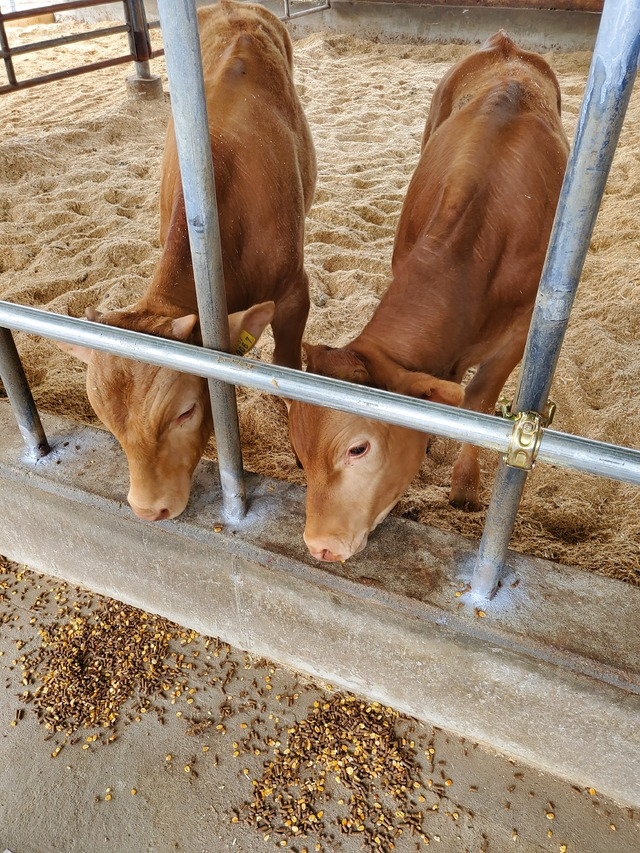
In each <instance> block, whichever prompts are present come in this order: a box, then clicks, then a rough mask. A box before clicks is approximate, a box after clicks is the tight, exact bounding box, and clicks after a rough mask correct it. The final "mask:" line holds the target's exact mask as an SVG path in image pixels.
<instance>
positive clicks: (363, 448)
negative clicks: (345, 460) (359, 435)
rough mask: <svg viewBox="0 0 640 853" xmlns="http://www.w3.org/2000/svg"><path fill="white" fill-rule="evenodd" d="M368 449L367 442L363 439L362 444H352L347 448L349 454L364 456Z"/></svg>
mask: <svg viewBox="0 0 640 853" xmlns="http://www.w3.org/2000/svg"><path fill="white" fill-rule="evenodd" d="M368 449H369V442H368V441H365V442H363V443H362V444H354V446H353V447H350V448H349V456H351V457H356V456H364V455H365V453H366V452H367V450H368Z"/></svg>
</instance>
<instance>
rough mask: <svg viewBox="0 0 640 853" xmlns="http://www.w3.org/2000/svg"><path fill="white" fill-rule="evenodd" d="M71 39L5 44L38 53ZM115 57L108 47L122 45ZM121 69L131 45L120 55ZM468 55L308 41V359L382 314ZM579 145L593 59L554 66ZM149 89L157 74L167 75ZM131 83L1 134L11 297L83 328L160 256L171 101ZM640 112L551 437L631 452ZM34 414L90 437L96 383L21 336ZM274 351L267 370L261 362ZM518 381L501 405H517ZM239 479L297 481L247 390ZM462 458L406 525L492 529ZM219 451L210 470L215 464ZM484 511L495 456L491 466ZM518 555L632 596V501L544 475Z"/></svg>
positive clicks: (6, 291)
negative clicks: (460, 472)
mask: <svg viewBox="0 0 640 853" xmlns="http://www.w3.org/2000/svg"><path fill="white" fill-rule="evenodd" d="M81 26H82V25H78V24H73V25H70V24H64V25H62V24H56V25H51V26H46V27H44V26H40V27H36V28H31V29H29V30H16V29H12V30H11V34H10V37H11V43H12V44H16V43H18V42H19V41H36V40H39V39H41V38H45V37H52V36H54V35H57V34H58V32H59V31H61V30H63V29H64V31H65V32H68V31H69V30H70V29H78V28H80V27H81ZM110 44H111V45H113V40H110ZM122 48H123V52H124V45H122ZM113 49H114V48H113V46H111V47H109V41H107V40H104V41H103V42H102V43H100V42H92V43H82V44H78V45H73V46H69V47H66V48H64V47H63V48H57V49H56V55H55V61H54V59H52V57H51V55H50V53H49V52H42V53H39V54H34V55H32V56H27V57H24V58H22V59H21V60H20V62H19V63H18V66H19V68H18V75H19V77H22V76H26V75H27V74H35V73H44V72H46V71H50V70H53V68H54V67H55V68H60V67H63V65H72V64H76V63H79V62H85V61H95V60H97V59H100V58H103V57H104V56H105V55H107V53H108V52H111V53H112V52H113ZM467 51H468V48H466V47H461V46H458V45H451V46H447V45H432V46H430V45H408V46H407V45H402V46H400V45H385V44H373V43H370V42H365V41H359V40H357V39H354V38H352V37H336V36H324V35H314V36H311V37H308V38H306V39H304V40H303V41H300V42H298V43H297V44H296V46H295V62H296V79H297V82H298V88H299V92H300V95H301V97H302V100H303V103H304V105H305V107H306V110H307V115H308V118H309V121H310V124H311V128H312V131H313V134H314V138H315V142H316V146H317V153H318V163H319V180H318V188H317V193H316V200H315V204H314V206H313V208H312V210H311V213H310V216H309V220H308V226H307V243H306V263H307V270H308V272H309V275H310V281H311V293H312V308H311V314H310V317H309V323H308V326H307V333H306V337H307V339H308V340H309V341H311V342H314V343H318V342H323V343H330V344H335V345H341V344H344V343H346V342H347V341H348V340H349V339H350V338H352V337H353V336H354V335H355V334H356V333H357V332H358V331H359V330H360V329H361V327H362V326H363V325H364V323H365V322H366V320H367V319H368V317H369V316H370V315H371V313H372V312H373V310H374V308H375V306H376V305H377V302H378V300H379V298H380V295H381V294H382V293H383V291H384V289H385V287H386V284H387V281H388V276H389V270H390V260H391V249H392V244H393V235H394V230H395V227H396V223H397V219H398V215H399V212H400V207H401V204H402V200H403V197H404V193H405V190H406V187H407V184H408V180H409V177H410V175H411V173H412V171H413V169H414V167H415V165H416V162H417V157H418V151H419V142H420V137H421V133H422V129H423V126H424V122H425V118H426V114H427V110H428V106H429V101H430V97H431V94H432V92H433V89H434V87H435V85H436V83H437V82H438V80H439V79H440V77H441V76H442V75H443V73H444V72H445V71H446V70H447V68H448V67H449V66H450V65H451V64H452V62H454V61H455V60H456V59H457V58H459V57H460V56H462V55H463V54H465V53H466V52H467ZM547 58H548V59H549V60H550V62H551V63H552V65H553V67H554V68H555V70H556V72H557V74H558V76H559V79H560V84H561V88H562V92H563V111H564V119H565V124H566V129H567V131H568V133H569V134H570V135H572V134H573V130H574V126H575V121H576V116H577V113H578V109H579V106H580V101H581V97H582V93H583V89H584V83H585V78H586V73H587V69H588V62H589V55H588V54H585V53H580V54H572V55H549V56H548V57H547ZM153 65H154V66H155V70H156V72H157V73H160V74H163V75H164V63H163V61H162V60H155V61H154V63H153ZM130 73H131V71H130V69H128V68H123V67H120V68H115V69H110V70H106V71H102V72H98V73H95V74H91V75H86V76H83V77H79V78H75V79H72V80H69V81H65V82H59V83H54V84H52V85H48V86H45V87H39V88H35V89H31V90H27V91H24V92H20V93H15V94H10V95H5V96H3V100H2V104H1V105H2V115H3V122H2V126H0V298H2V299H8V300H11V301H15V302H21V303H24V304H29V305H36V306H39V307H43V308H47V309H49V310H51V311H57V312H61V313H64V314H67V313H68V314H71V315H73V316H82V315H83V313H84V309H85V307H87V306H89V305H97V306H99V307H101V308H118V307H123V306H125V305H128V304H130V303H131V302H133V301H134V300H135V299H136V298H137V297H138V295H139V294H140V293H141V291H142V290H143V289H144V287H145V284H146V282H147V281H148V280H149V278H150V276H151V274H152V271H153V269H154V265H155V264H156V262H157V260H158V257H159V253H160V247H159V241H158V210H157V192H158V186H159V166H160V156H161V152H162V145H163V137H164V128H165V125H166V121H167V117H168V106H167V104H166V103H162V102H159V103H156V104H145V105H144V106H143V105H141V104H139V103H136V102H134V101H131V100H128V99H127V94H126V89H125V85H124V78H125V77H126V76H127V75H128V74H130ZM639 160H640V95H639V94H638V93H637V92H636V93H635V95H634V97H633V98H632V101H631V106H630V110H629V113H628V115H627V119H626V122H625V126H624V130H623V134H622V139H621V144H620V148H619V150H618V153H617V155H616V159H615V162H614V166H613V170H612V173H611V177H610V180H609V184H608V187H607V192H606V195H605V200H604V203H603V207H602V211H601V214H600V217H599V220H598V224H597V227H596V231H595V234H594V237H593V240H592V243H591V250H590V253H589V258H588V260H587V264H586V267H585V272H584V276H583V281H582V284H581V289H580V292H579V295H578V298H577V301H576V306H575V309H574V313H573V316H572V320H571V325H570V328H569V331H568V335H567V339H566V343H565V347H564V350H563V353H562V356H561V359H560V365H559V368H558V372H557V375H556V379H555V382H554V387H553V392H552V394H553V398H554V399H555V400H556V401H557V403H558V414H557V416H556V421H555V424H554V426H555V427H556V428H557V429H560V430H563V431H567V432H573V433H579V434H582V435H586V436H589V437H592V438H597V439H603V440H606V441H611V442H615V443H619V444H625V445H630V446H635V447H638V446H639V443H638V437H637V436H638V428H639V427H640V400H639V398H638V393H637V389H638V386H639V385H640V350H639V348H638V339H639V337H640V299H639V298H638V297H639V296H640V238H639V237H638V227H637V223H638V218H639V216H640V192H639V191H640V164H639ZM18 345H19V349H20V352H21V354H22V356H23V359H24V364H25V367H26V370H27V373H28V377H29V380H30V382H31V383H32V387H33V391H34V395H35V397H36V401H37V403H38V405H39V406H40V407H41V408H42V409H44V410H47V411H54V412H57V413H60V414H64V415H67V416H69V417H72V418H76V419H78V420H82V421H85V422H89V423H95V422H96V419H95V416H94V415H93V412H92V410H91V408H90V406H89V404H88V402H87V398H86V393H85V389H84V368H83V366H81V365H80V364H79V363H76V362H75V361H73V360H72V359H71V358H69V357H68V356H66V355H64V354H62V353H61V352H60V351H59V350H57V349H56V348H55V346H54V345H53V344H52V343H51V342H48V341H46V340H37V339H35V338H32V337H29V336H24V335H19V336H18ZM271 349H272V342H271V339H270V338H269V336H267V337H266V338H265V339H264V342H263V344H262V346H261V347H260V350H261V351H260V356H261V357H262V358H263V359H269V358H270V354H271ZM513 386H514V378H513V377H512V379H511V381H510V383H509V385H508V388H507V390H508V391H512V390H513ZM239 403H240V413H241V427H242V436H243V447H244V456H245V465H246V467H247V468H248V469H249V470H252V471H257V472H259V473H263V474H267V475H270V476H273V477H277V478H280V479H287V480H293V481H296V482H303V476H302V474H301V472H299V471H298V470H297V468H296V467H295V461H294V457H293V454H292V452H291V450H290V447H289V442H288V438H287V434H286V424H285V418H284V414H283V410H282V407H281V404H279V402H278V401H277V400H275V399H273V398H265V397H262V396H261V395H259V394H257V393H253V392H248V391H245V390H242V389H241V390H240V391H239ZM456 452H457V451H456V445H455V443H453V442H449V441H445V440H443V439H436V440H435V441H434V442H433V444H432V446H431V449H430V452H429V455H428V456H427V458H426V460H425V464H424V466H423V469H422V471H421V473H420V476H419V477H418V478H417V480H416V481H415V482H414V484H413V485H412V487H411V488H410V490H409V491H408V492H407V494H406V495H405V497H404V498H403V499H402V501H401V502H400V504H399V505H398V507H397V509H396V512H398V513H401V514H404V515H406V516H408V517H411V518H413V519H415V520H418V521H421V522H424V523H426V524H430V525H434V526H436V527H443V528H447V529H453V530H457V531H459V532H461V533H463V534H465V535H468V536H472V537H478V536H479V535H480V533H481V531H482V525H483V521H484V512H480V513H475V514H468V513H464V512H462V511H459V510H455V509H453V508H452V507H450V506H449V505H448V503H447V490H448V484H449V476H450V471H451V465H452V462H453V459H454V457H455V454H456ZM214 453H215V451H214V448H213V447H212V448H211V454H212V455H214ZM482 460H483V470H484V475H485V477H484V497H485V501H488V499H489V495H490V485H491V481H492V476H493V470H494V467H495V457H494V456H493V455H492V454H490V453H484V454H483V457H482ZM513 546H514V547H515V548H516V549H518V550H521V551H526V552H529V553H532V554H536V555H539V556H544V557H548V558H551V559H555V560H559V561H560V562H564V563H572V564H576V565H579V566H581V567H583V568H585V569H587V570H590V571H597V572H601V573H603V574H606V575H609V576H611V577H615V578H619V579H622V580H626V581H628V582H630V583H634V584H640V493H639V492H638V489H637V488H635V487H631V486H624V485H620V484H616V483H613V482H609V481H607V480H596V479H595V478H592V477H587V476H583V475H578V474H573V473H568V472H565V471H560V470H553V469H550V468H548V467H546V466H542V465H540V466H538V468H536V470H535V471H534V472H533V474H532V475H531V477H530V478H529V485H528V487H527V491H526V494H525V499H524V502H523V505H522V510H521V513H520V516H519V520H518V524H517V528H516V535H515V537H514V540H513Z"/></svg>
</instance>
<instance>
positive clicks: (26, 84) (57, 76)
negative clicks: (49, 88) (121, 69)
mask: <svg viewBox="0 0 640 853" xmlns="http://www.w3.org/2000/svg"><path fill="white" fill-rule="evenodd" d="M134 59H135V57H133V56H131V54H127V56H117V57H115V58H113V59H103V60H101V61H100V62H92V63H91V64H90V65H82V66H79V67H78V68H67V69H65V70H64V71H54V72H53V73H52V74H43V75H42V76H41V77H30V78H29V79H28V80H18V82H17V83H15V85H10V84H9V85H5V86H0V95H3V94H5V92H16V91H18V89H31V88H32V87H33V86H39V85H40V84H42V83H51V82H52V81H53V80H64V79H65V78H67V77H77V76H79V75H80V74H88V73H89V72H90V71H101V70H102V69H103V68H111V67H112V66H113V65H123V64H124V63H125V62H133V61H134Z"/></svg>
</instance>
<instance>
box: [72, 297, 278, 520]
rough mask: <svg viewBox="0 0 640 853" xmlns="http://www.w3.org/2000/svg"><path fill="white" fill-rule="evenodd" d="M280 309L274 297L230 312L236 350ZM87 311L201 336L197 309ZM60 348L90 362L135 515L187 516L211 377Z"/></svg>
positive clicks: (91, 389) (113, 320) (96, 399)
mask: <svg viewBox="0 0 640 853" xmlns="http://www.w3.org/2000/svg"><path fill="white" fill-rule="evenodd" d="M273 311H274V304H273V302H263V303H261V304H260V305H254V306H253V307H251V308H249V309H248V310H247V311H241V312H238V313H235V314H231V315H229V332H230V340H231V351H232V352H236V351H237V350H238V348H239V347H240V351H242V352H243V353H244V352H247V351H248V349H249V346H248V345H247V341H248V340H251V338H254V339H255V340H257V339H258V338H259V337H260V335H261V334H262V332H263V330H264V328H265V326H267V325H268V324H269V323H270V322H271V320H272V319H273ZM86 313H87V317H88V319H90V320H93V321H95V322H98V323H104V324H107V325H111V326H119V327H121V328H128V329H134V330H135V331H139V332H147V333H150V334H154V335H158V336H160V337H165V338H170V339H172V340H175V341H184V342H194V338H195V336H196V335H197V329H196V326H197V323H198V318H197V316H196V315H195V314H189V315H187V316H184V317H179V318H177V319H172V318H170V317H159V316H157V315H151V314H144V313H140V312H135V311H132V312H126V311H111V312H107V313H104V314H101V313H99V312H97V311H95V310H94V309H91V308H89V309H87V312H86ZM242 332H248V333H249V335H250V336H251V338H248V337H247V336H246V335H242ZM59 346H60V347H61V348H62V349H64V350H65V351H67V352H70V353H71V354H72V355H75V356H76V357H77V358H79V359H80V360H81V361H84V362H86V364H87V365H88V370H87V395H88V397H89V402H90V403H91V405H92V406H93V408H94V410H95V412H96V414H97V415H98V417H99V418H100V420H101V421H102V422H103V423H104V425H105V426H106V427H108V428H109V429H110V430H111V432H112V433H113V434H114V435H115V437H116V438H117V439H118V441H119V442H120V444H121V445H122V449H123V450H124V452H125V453H126V455H127V461H128V463H129V477H130V488H129V494H128V496H127V497H128V500H129V504H130V505H131V508H132V509H133V511H134V512H135V514H136V515H137V516H138V517H139V518H142V519H144V520H146V521H159V520H161V519H166V518H175V517H176V516H177V515H180V513H181V512H182V511H183V510H184V508H185V507H186V505H187V501H188V500H189V492H190V490H191V478H192V476H193V472H194V470H195V467H196V465H197V464H198V461H199V460H200V457H201V456H202V453H203V451H204V448H205V446H206V444H207V441H208V440H209V436H210V435H211V431H212V417H211V405H210V402H209V393H208V388H207V381H206V379H202V378H201V377H199V376H191V375H189V374H186V373H178V372H177V371H175V370H171V369H169V368H167V367H155V366H154V365H151V364H143V363H142V362H138V361H132V360H131V359H127V358H122V357H120V356H115V355H110V354H109V353H103V352H98V351H96V350H91V349H87V348H86V347H81V346H76V345H73V344H63V343H60V344H59Z"/></svg>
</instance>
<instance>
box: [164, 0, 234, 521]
mask: <svg viewBox="0 0 640 853" xmlns="http://www.w3.org/2000/svg"><path fill="white" fill-rule="evenodd" d="M158 13H159V15H160V24H161V27H162V38H163V42H164V51H165V57H166V62H167V73H168V77H169V85H170V89H171V107H172V111H173V122H174V127H175V135H176V143H177V149H178V159H179V161H180V174H181V177H182V187H183V192H184V202H185V208H186V213H187V225H188V228H189V244H190V246H191V259H192V263H193V276H194V279H195V285H196V296H197V301H198V315H199V317H200V328H201V330H202V341H203V345H204V346H205V347H208V348H210V349H218V350H228V349H229V326H228V319H227V298H226V293H225V288H224V273H223V269H222V251H221V248H220V231H219V226H218V209H217V205H216V190H215V182H214V174H213V163H212V160H211V141H210V138H209V120H208V116H207V103H206V99H205V91H204V77H203V72H202V58H201V55H200V37H199V34H198V20H197V16H196V6H195V2H194V0H158ZM209 394H210V397H211V409H212V412H213V425H214V430H215V434H216V445H217V448H218V462H219V468H220V480H221V483H222V498H223V506H224V509H225V511H226V513H227V514H228V515H229V516H230V517H231V518H234V519H238V518H242V516H244V514H245V512H246V493H245V483H244V473H243V470H242V452H241V449H240V432H239V427H238V410H237V405H236V396H235V389H234V388H233V386H231V385H226V384H224V383H222V382H216V381H215V380H210V381H209Z"/></svg>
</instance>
